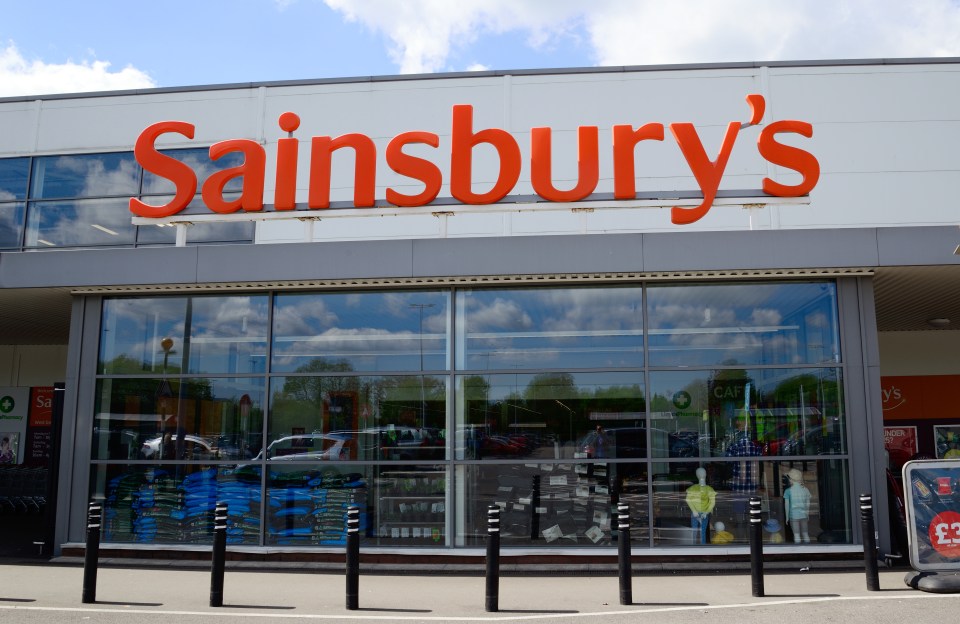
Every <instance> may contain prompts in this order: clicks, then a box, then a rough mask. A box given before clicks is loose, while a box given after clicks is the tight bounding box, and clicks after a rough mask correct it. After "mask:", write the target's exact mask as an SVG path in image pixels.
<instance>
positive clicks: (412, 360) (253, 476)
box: [0, 59, 960, 556]
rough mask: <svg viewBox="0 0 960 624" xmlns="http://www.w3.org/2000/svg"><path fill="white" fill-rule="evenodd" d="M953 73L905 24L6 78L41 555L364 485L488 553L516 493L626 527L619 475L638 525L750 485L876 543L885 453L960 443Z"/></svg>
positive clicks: (596, 523)
mask: <svg viewBox="0 0 960 624" xmlns="http://www.w3.org/2000/svg"><path fill="white" fill-rule="evenodd" d="M958 98H960V61H957V60H956V59H919V60H898V61H837V62H818V63H770V64H759V63H758V64H729V65H710V66H671V67H628V68H591V69H577V70H558V71H553V70H551V71H521V72H481V73H471V74H453V75H449V74H448V75H430V76H413V77H407V76H404V77H384V78H362V79H342V80H322V81H303V82H284V83H263V84H243V85H221V86H209V87H191V88H182V89H174V88H171V89H155V90H147V91H137V92H116V93H94V94H82V95H76V96H45V97H37V98H7V99H3V100H0V136H2V137H3V138H2V142H0V246H2V248H3V251H2V252H0V287H2V290H0V312H2V314H0V316H2V317H3V319H2V321H0V329H2V336H0V343H3V346H0V356H2V358H3V362H2V363H0V373H2V374H3V375H4V378H3V379H2V380H0V381H3V382H4V383H5V385H6V386H8V388H7V389H5V391H6V392H7V393H8V394H10V393H15V392H18V391H26V390H25V388H34V389H35V390H36V389H37V388H41V387H47V386H52V385H53V384H54V383H56V382H63V391H62V394H61V395H60V396H59V397H58V404H59V403H60V402H61V399H62V414H60V413H59V412H57V413H56V414H55V415H54V417H53V418H52V421H53V422H52V424H51V430H50V431H51V435H50V437H51V442H52V444H51V449H52V450H48V451H47V453H48V457H49V460H50V461H49V463H47V462H46V461H45V460H44V458H43V453H42V452H41V451H37V450H36V449H33V448H32V446H31V445H33V443H34V438H33V436H34V435H35V434H36V430H35V429H36V428H37V426H38V425H37V424H36V423H33V422H31V421H30V420H29V419H24V420H22V421H14V420H12V419H10V420H6V421H0V422H3V423H4V424H2V425H0V429H4V430H6V433H5V435H6V436H7V438H8V439H13V440H14V441H15V442H16V443H17V446H18V452H19V455H18V457H16V458H15V459H14V460H13V461H11V462H8V465H7V466H6V467H5V468H4V469H3V470H4V474H5V475H6V476H7V477H13V476H16V475H21V476H22V475H23V474H24V473H25V471H26V470H27V467H28V466H29V465H30V464H31V461H33V463H34V464H36V465H37V467H38V468H45V469H47V470H49V474H50V476H49V478H50V481H51V484H52V485H54V486H56V487H55V489H56V492H57V494H56V496H55V497H54V498H53V499H51V500H48V501H46V504H47V505H46V511H47V512H48V514H49V518H50V521H51V524H50V530H49V532H48V534H47V536H46V537H45V540H46V541H47V542H48V548H50V549H51V551H52V552H60V551H61V550H68V549H70V548H72V547H73V545H76V544H79V543H81V542H82V541H83V537H84V527H85V513H86V508H87V504H88V502H89V501H90V500H91V499H102V501H103V503H104V505H105V514H104V534H103V540H104V542H105V543H106V544H107V545H109V546H110V547H112V548H117V549H131V550H157V549H170V550H177V551H190V550H191V549H194V550H200V549H202V548H203V547H204V546H205V545H207V546H208V545H209V544H210V542H211V529H212V518H211V515H212V514H211V512H212V509H213V505H214V503H215V502H216V501H224V502H227V503H228V505H229V524H228V527H229V528H228V543H229V544H230V546H231V548H232V549H234V550H237V551H250V552H252V553H258V552H259V553H274V552H277V551H291V552H307V553H317V554H322V553H328V552H336V551H338V549H340V548H341V547H342V544H343V543H344V513H345V509H346V507H347V506H349V505H357V506H358V507H359V508H360V510H361V529H362V535H363V538H362V540H363V541H362V544H363V547H364V548H365V549H370V550H379V551H380V552H383V553H403V554H410V553H419V552H429V553H433V554H468V555H469V554H471V553H476V552H478V549H480V548H482V546H483V544H484V538H485V535H486V517H487V508H488V507H489V506H490V505H499V507H500V508H501V510H502V529H503V533H502V544H503V546H504V547H505V548H513V549H515V550H514V552H516V553H521V552H524V553H529V552H536V553H547V554H564V555H569V556H577V555H580V554H585V553H586V554H602V553H611V552H612V548H613V546H612V544H614V541H613V540H614V539H615V531H616V526H615V523H612V522H611V518H612V512H613V511H614V510H615V509H616V504H617V503H618V502H620V503H628V504H629V506H630V513H631V517H632V524H633V529H632V532H631V537H632V540H633V545H634V551H635V553H641V554H642V553H646V554H649V555H650V556H660V555H665V554H669V555H679V556H682V555H690V556H703V555H705V554H711V555H735V554H738V553H743V552H745V551H746V544H747V524H748V523H747V514H746V502H747V501H748V500H749V499H750V498H751V497H758V498H759V499H760V500H761V503H762V508H763V513H764V519H765V527H766V529H767V532H766V537H767V539H768V543H769V544H770V548H771V549H773V548H776V549H782V550H781V551H780V552H783V553H787V554H791V553H792V554H798V555H803V556H811V555H817V554H824V555H826V554H828V553H855V552H857V551H858V549H859V548H860V546H858V544H860V543H861V539H860V531H859V525H858V521H857V518H858V514H857V500H856V499H857V494H859V493H861V492H871V493H874V495H875V497H876V499H877V508H878V515H877V520H878V524H879V525H880V527H881V542H882V544H881V546H882V550H883V551H884V552H885V553H887V552H896V551H897V538H896V535H895V533H896V531H892V530H891V523H890V521H889V517H888V515H887V510H888V508H887V472H886V470H887V468H888V467H889V466H890V464H891V460H892V461H893V462H894V463H895V462H897V461H902V460H903V457H902V455H903V454H904V453H906V454H907V455H910V454H928V455H936V456H939V454H940V453H942V452H944V451H945V449H946V448H947V446H948V445H949V442H950V441H951V440H953V439H954V437H953V436H952V435H951V436H949V437H948V435H947V434H953V433H955V434H956V440H957V441H960V424H957V425H956V428H957V431H954V430H953V429H952V427H953V426H954V424H955V423H960V405H954V404H953V403H956V401H955V400H952V399H950V398H949V397H950V396H951V392H952V393H953V394H956V391H957V389H958V387H960V384H958V383H957V381H956V380H957V378H956V377H954V375H958V374H960V364H958V363H957V358H956V357H954V353H955V352H956V350H957V348H958V347H960V339H958V337H957V332H956V331H953V330H954V329H955V327H956V325H955V324H954V323H955V322H960V256H957V255H955V249H956V248H957V245H958V243H960V232H958V231H957V227H956V226H957V221H958V212H957V207H956V200H955V197H954V196H955V189H956V188H957V187H958V183H960V162H958V160H957V157H956V154H955V151H956V150H955V149H953V147H952V146H953V145H955V144H957V143H958V142H960V116H958V113H957V110H956V107H955V106H954V105H953V103H954V102H956V101H957V100H958ZM933 319H939V320H934V322H933V324H931V323H930V322H929V321H931V320H933ZM950 319H953V322H951V320H950ZM924 384H926V385H924ZM918 387H923V388H929V390H928V391H917V392H916V394H915V395H910V398H909V399H908V400H909V401H912V403H910V405H911V406H914V405H919V404H921V403H922V404H923V406H924V407H923V409H920V408H917V409H919V410H920V411H916V412H911V413H909V414H906V413H905V412H904V411H903V408H902V405H903V403H902V402H900V401H899V399H900V398H903V397H905V396H906V395H905V392H906V389H908V388H918ZM10 396H13V395H12V394H11V395H10ZM894 399H897V400H896V401H894ZM885 409H886V410H887V412H890V413H889V414H887V418H886V419H885V414H886V412H885ZM896 409H900V410H901V411H900V412H896V411H895V410H896ZM885 428H886V432H887V436H886V439H887V440H888V442H891V443H892V442H897V443H898V444H900V442H901V439H902V438H911V436H912V445H913V446H910V445H909V444H908V445H907V446H903V445H902V444H901V445H900V446H897V447H896V449H893V447H890V446H889V444H888V448H891V449H893V450H896V457H894V456H893V455H894V453H892V452H888V450H887V448H885V435H884V433H885ZM945 445H946V446H945ZM941 447H943V448H941ZM31 453H32V454H33V455H31ZM888 456H889V457H888ZM51 467H52V469H51ZM8 480H9V479H8ZM894 525H895V522H894Z"/></svg>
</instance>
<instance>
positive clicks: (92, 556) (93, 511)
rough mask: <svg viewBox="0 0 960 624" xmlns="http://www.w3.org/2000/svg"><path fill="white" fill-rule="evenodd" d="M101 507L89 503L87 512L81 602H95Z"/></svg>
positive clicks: (97, 504) (101, 516) (98, 504)
mask: <svg viewBox="0 0 960 624" xmlns="http://www.w3.org/2000/svg"><path fill="white" fill-rule="evenodd" d="M102 519H103V505H101V504H100V503H93V502H92V503H90V509H89V510H88V512H87V547H86V550H85V551H84V554H83V602H84V603H91V602H96V601H97V560H98V559H99V558H100V524H101V522H102Z"/></svg>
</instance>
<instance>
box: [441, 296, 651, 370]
mask: <svg viewBox="0 0 960 624" xmlns="http://www.w3.org/2000/svg"><path fill="white" fill-rule="evenodd" d="M457 301H458V303H457V311H458V334H457V347H458V348H457V354H458V358H459V364H458V368H461V369H468V370H496V369H517V368H586V367H604V368H609V367H636V366H642V365H643V312H642V309H643V306H642V299H641V290H640V289H639V288H563V289H559V288H558V289H536V290H534V289H530V290H475V291H461V292H460V293H458V299H457Z"/></svg>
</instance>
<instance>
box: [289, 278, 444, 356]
mask: <svg viewBox="0 0 960 624" xmlns="http://www.w3.org/2000/svg"><path fill="white" fill-rule="evenodd" d="M448 300H449V295H448V294H447V293H442V292H423V291H411V292H389V293H344V294H339V293H338V294H323V295H321V294H281V295H278V296H277V297H276V305H275V309H274V319H273V323H274V335H273V349H274V351H273V370H274V371H277V372H318V371H324V370H340V371H349V370H356V371H389V370H393V371H416V370H444V369H446V362H447V351H448V346H447V345H448V340H447V332H448V330H447V327H448V324H449V320H448V318H447V316H448V315H447V308H448Z"/></svg>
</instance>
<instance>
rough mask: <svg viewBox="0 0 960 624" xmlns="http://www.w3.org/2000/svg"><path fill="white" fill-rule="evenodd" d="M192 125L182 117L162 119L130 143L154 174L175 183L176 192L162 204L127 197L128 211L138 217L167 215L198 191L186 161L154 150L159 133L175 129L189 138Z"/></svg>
mask: <svg viewBox="0 0 960 624" xmlns="http://www.w3.org/2000/svg"><path fill="white" fill-rule="evenodd" d="M194 130H195V127H194V125H193V124H190V123H187V122H185V121H161V122H159V123H155V124H153V125H151V126H148V127H147V128H146V129H145V130H144V131H143V132H141V133H140V136H139V137H137V142H136V144H135V145H134V147H133V155H134V157H136V159H137V162H138V163H140V166H141V167H143V168H144V170H145V171H149V172H150V173H152V174H154V175H158V176H160V177H161V178H166V179H168V180H170V181H171V182H173V183H174V185H176V187H177V192H176V195H174V197H173V199H171V200H170V203H168V204H165V205H163V206H151V205H149V204H145V203H143V202H142V201H140V200H139V199H136V198H134V197H131V198H130V212H132V213H133V214H135V215H137V216H138V217H153V218H157V219H159V218H161V217H169V216H172V215H175V214H177V213H178V212H180V211H181V210H183V209H184V208H186V207H187V205H188V204H189V203H190V202H191V201H192V200H193V196H194V195H196V193H197V174H195V173H194V172H193V169H191V168H190V166H189V165H187V164H186V163H183V162H181V161H179V160H177V159H176V158H172V157H170V156H167V155H165V154H161V153H160V152H159V151H157V148H156V142H157V138H158V137H159V136H160V135H161V134H166V133H167V132H176V133H178V134H182V135H183V136H185V137H187V138H188V139H192V138H193V133H194Z"/></svg>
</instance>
